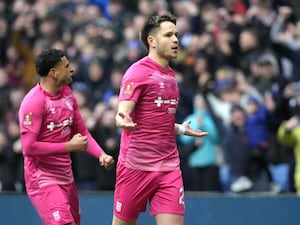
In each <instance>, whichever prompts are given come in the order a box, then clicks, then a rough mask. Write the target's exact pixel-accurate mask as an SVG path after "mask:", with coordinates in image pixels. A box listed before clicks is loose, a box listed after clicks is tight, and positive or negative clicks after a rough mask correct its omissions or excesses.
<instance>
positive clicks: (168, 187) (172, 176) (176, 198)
mask: <svg viewBox="0 0 300 225" xmlns="http://www.w3.org/2000/svg"><path fill="white" fill-rule="evenodd" d="M150 214H151V215H152V216H153V215H158V214H174V215H179V216H183V215H184V187H183V181H182V174H181V171H180V170H176V171H170V172H160V176H159V186H158V187H157V189H156V190H155V193H154V194H153V197H152V198H151V199H150ZM168 217H169V216H167V218H168Z"/></svg>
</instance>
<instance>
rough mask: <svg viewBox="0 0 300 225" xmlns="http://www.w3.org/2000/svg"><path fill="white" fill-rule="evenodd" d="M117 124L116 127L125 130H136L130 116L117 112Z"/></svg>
mask: <svg viewBox="0 0 300 225" xmlns="http://www.w3.org/2000/svg"><path fill="white" fill-rule="evenodd" d="M117 124H118V127H121V128H123V129H127V130H134V129H135V128H136V125H137V124H136V123H134V122H133V121H132V119H131V117H130V116H128V115H126V114H124V113H122V112H119V113H118V115H117Z"/></svg>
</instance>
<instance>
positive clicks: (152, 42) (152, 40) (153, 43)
mask: <svg viewBox="0 0 300 225" xmlns="http://www.w3.org/2000/svg"><path fill="white" fill-rule="evenodd" d="M147 41H148V44H149V47H151V48H156V40H155V38H154V37H153V36H151V35H149V36H148V38H147Z"/></svg>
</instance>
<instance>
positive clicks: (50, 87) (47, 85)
mask: <svg viewBox="0 0 300 225" xmlns="http://www.w3.org/2000/svg"><path fill="white" fill-rule="evenodd" d="M40 85H41V87H42V89H43V90H44V91H46V92H48V93H50V94H57V93H58V91H59V87H58V86H56V85H54V84H53V83H52V82H51V81H50V80H47V78H41V80H40Z"/></svg>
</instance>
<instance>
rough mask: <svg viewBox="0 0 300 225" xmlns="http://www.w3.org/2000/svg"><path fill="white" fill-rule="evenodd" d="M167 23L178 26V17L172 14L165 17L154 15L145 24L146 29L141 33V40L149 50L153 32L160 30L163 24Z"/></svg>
mask: <svg viewBox="0 0 300 225" xmlns="http://www.w3.org/2000/svg"><path fill="white" fill-rule="evenodd" d="M166 21H169V22H171V23H174V24H175V25H176V17H175V16H174V15H172V14H171V13H168V14H164V15H153V16H151V17H150V18H149V19H148V20H147V21H146V22H145V24H144V27H143V29H142V31H141V33H140V40H141V42H142V43H143V45H144V46H145V47H146V48H147V49H149V44H148V42H147V38H148V36H149V34H150V33H151V32H152V31H153V30H155V29H156V28H158V27H159V26H160V24H161V23H162V22H166Z"/></svg>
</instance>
